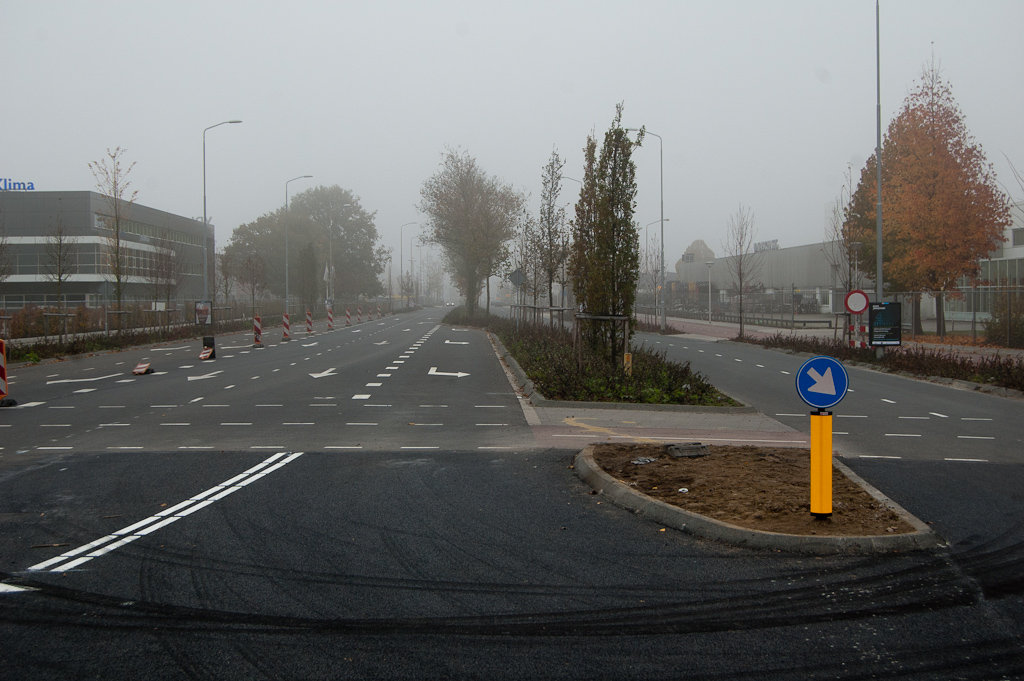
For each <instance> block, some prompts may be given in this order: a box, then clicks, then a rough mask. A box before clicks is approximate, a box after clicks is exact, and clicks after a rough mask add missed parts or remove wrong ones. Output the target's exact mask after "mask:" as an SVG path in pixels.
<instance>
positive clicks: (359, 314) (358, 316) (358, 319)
mask: <svg viewBox="0 0 1024 681" xmlns="http://www.w3.org/2000/svg"><path fill="white" fill-rule="evenodd" d="M362 323H363V306H362V304H359V305H356V324H362Z"/></svg>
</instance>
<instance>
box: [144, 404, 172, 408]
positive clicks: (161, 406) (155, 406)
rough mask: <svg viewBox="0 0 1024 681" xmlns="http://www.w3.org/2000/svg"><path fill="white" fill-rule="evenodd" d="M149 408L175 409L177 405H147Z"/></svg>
mask: <svg viewBox="0 0 1024 681" xmlns="http://www.w3.org/2000/svg"><path fill="white" fill-rule="evenodd" d="M149 408H150V409H177V408H178V405H176V404H151V405H149Z"/></svg>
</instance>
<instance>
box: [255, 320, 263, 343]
mask: <svg viewBox="0 0 1024 681" xmlns="http://www.w3.org/2000/svg"><path fill="white" fill-rule="evenodd" d="M252 346H253V347H254V348H262V347H263V320H262V319H261V318H260V316H259V315H255V316H254V317H253V318H252Z"/></svg>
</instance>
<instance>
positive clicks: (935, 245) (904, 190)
mask: <svg viewBox="0 0 1024 681" xmlns="http://www.w3.org/2000/svg"><path fill="white" fill-rule="evenodd" d="M876 169H877V161H876V159H875V155H874V154H872V155H871V158H869V159H868V161H867V164H866V165H865V166H864V169H863V170H862V171H861V176H860V183H859V185H858V186H857V190H856V191H855V192H854V194H853V196H852V197H851V199H850V204H849V211H848V219H847V221H846V224H845V225H844V230H845V231H846V232H847V234H848V236H849V239H848V242H855V241H859V242H860V243H861V244H863V246H862V251H861V255H862V258H863V261H864V262H866V263H873V262H875V257H876V256H875V251H876V247H875V243H876V239H875V233H876V232H875V230H876V225H875V215H876V204H877V203H878V199H877V192H876V182H875V178H876V173H877V170H876ZM882 219H883V225H882V271H883V276H884V278H885V279H884V280H885V282H887V283H888V284H889V286H890V288H891V290H892V291H930V292H933V293H935V294H936V295H937V298H938V301H937V302H938V304H937V310H938V314H937V320H936V328H937V330H938V332H939V334H940V335H943V333H944V328H945V319H944V315H943V310H942V299H943V296H944V294H945V293H946V292H950V291H956V290H957V282H958V280H959V279H960V278H961V277H969V278H971V279H974V278H976V277H977V276H978V274H979V271H980V264H979V261H980V259H982V258H985V257H987V256H988V254H989V253H991V252H992V251H993V250H995V249H996V248H997V247H998V245H999V243H1000V242H1002V241H1004V240H1005V238H1004V237H1003V231H1004V230H1005V228H1006V227H1007V226H1009V224H1010V222H1011V216H1010V201H1009V198H1008V197H1007V196H1006V195H1005V194H1004V193H1003V192H1002V191H1001V190H1000V189H999V186H998V183H997V181H996V176H995V171H994V170H993V169H992V165H991V164H990V163H989V162H988V161H987V160H986V158H985V154H984V152H983V151H982V148H981V145H980V144H978V143H977V142H975V140H974V138H973V137H972V136H971V135H970V133H969V132H968V131H967V125H966V124H965V122H964V115H963V113H962V112H961V111H960V107H959V106H958V105H957V103H956V100H955V99H954V98H953V92H952V89H951V88H950V85H949V84H948V83H947V82H946V81H944V80H943V79H942V77H941V74H940V71H939V68H938V66H937V65H936V63H935V60H934V58H933V59H932V62H931V63H930V64H927V65H925V67H924V68H923V69H922V72H921V77H920V81H919V82H917V83H916V84H915V87H914V89H913V90H912V91H911V92H910V94H909V95H908V96H907V98H906V100H904V102H903V107H902V109H901V110H900V112H899V114H898V115H897V117H896V118H895V119H894V120H893V121H892V122H891V123H890V124H889V128H888V131H887V132H886V135H885V139H884V140H883V142H882ZM869 276H871V278H872V279H873V278H874V271H873V269H871V270H870V271H869ZM954 295H955V294H954ZM914 326H915V330H917V331H918V332H920V298H918V297H915V299H914Z"/></svg>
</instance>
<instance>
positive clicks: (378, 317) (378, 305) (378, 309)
mask: <svg viewBox="0 0 1024 681" xmlns="http://www.w3.org/2000/svg"><path fill="white" fill-rule="evenodd" d="M377 319H380V303H377Z"/></svg>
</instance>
